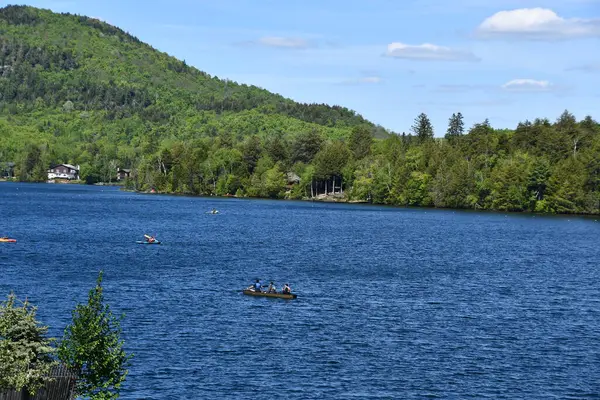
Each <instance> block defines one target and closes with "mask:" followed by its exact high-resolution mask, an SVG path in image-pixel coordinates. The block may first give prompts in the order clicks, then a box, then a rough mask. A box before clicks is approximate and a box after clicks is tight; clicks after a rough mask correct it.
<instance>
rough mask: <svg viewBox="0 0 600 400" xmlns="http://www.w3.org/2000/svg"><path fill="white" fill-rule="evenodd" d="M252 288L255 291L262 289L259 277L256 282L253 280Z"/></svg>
mask: <svg viewBox="0 0 600 400" xmlns="http://www.w3.org/2000/svg"><path fill="white" fill-rule="evenodd" d="M252 286H253V289H254V291H255V292H260V291H261V289H262V285H261V284H260V279H257V280H256V282H254V285H252Z"/></svg>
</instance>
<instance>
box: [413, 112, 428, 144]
mask: <svg viewBox="0 0 600 400" xmlns="http://www.w3.org/2000/svg"><path fill="white" fill-rule="evenodd" d="M411 130H412V131H413V133H414V134H415V135H417V138H418V140H419V142H421V143H424V142H426V141H427V140H431V139H433V125H431V121H430V120H429V117H428V116H427V114H425V113H421V114H419V115H418V116H417V118H416V119H415V122H414V124H413V126H412V127H411Z"/></svg>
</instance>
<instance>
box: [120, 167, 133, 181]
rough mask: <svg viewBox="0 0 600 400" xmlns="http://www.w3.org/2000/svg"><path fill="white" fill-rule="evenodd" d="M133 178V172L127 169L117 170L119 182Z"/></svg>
mask: <svg viewBox="0 0 600 400" xmlns="http://www.w3.org/2000/svg"><path fill="white" fill-rule="evenodd" d="M130 176H131V170H130V169H127V168H117V181H122V180H123V179H127V178H129V177H130Z"/></svg>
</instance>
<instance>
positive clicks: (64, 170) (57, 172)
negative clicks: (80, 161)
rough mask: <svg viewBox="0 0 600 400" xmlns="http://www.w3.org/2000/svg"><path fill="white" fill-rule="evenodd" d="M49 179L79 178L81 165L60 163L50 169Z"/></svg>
mask: <svg viewBox="0 0 600 400" xmlns="http://www.w3.org/2000/svg"><path fill="white" fill-rule="evenodd" d="M48 179H49V180H52V179H68V180H78V179H79V165H78V166H74V165H71V164H58V165H55V166H54V167H52V168H50V169H49V170H48Z"/></svg>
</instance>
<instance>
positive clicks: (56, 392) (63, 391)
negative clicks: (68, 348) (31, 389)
mask: <svg viewBox="0 0 600 400" xmlns="http://www.w3.org/2000/svg"><path fill="white" fill-rule="evenodd" d="M49 377H50V378H51V380H50V381H48V382H46V385H45V386H44V387H42V388H41V389H40V390H38V391H37V393H36V394H35V396H31V395H30V394H29V393H27V390H25V389H23V390H20V391H17V390H8V391H1V390H0V400H73V399H75V381H76V379H77V374H75V373H74V372H73V371H71V370H70V369H68V368H67V367H65V366H64V365H58V366H56V367H54V368H52V370H51V371H50V374H49Z"/></svg>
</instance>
